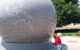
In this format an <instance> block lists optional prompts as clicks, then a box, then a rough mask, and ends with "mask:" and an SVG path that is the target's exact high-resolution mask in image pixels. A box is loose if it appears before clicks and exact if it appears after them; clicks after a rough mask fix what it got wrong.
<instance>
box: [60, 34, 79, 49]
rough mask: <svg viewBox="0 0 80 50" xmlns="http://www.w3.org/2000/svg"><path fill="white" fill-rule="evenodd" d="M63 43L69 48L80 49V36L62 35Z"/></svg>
mask: <svg viewBox="0 0 80 50" xmlns="http://www.w3.org/2000/svg"><path fill="white" fill-rule="evenodd" d="M61 40H62V43H63V44H66V45H67V46H68V50H80V38H79V37H70V36H67V37H62V38H61Z"/></svg>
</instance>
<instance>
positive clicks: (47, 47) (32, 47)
mask: <svg viewBox="0 0 80 50" xmlns="http://www.w3.org/2000/svg"><path fill="white" fill-rule="evenodd" d="M3 46H4V47H3ZM62 46H63V48H62V50H67V47H66V45H64V44H63V45H62ZM0 50H57V48H56V45H55V44H53V43H49V42H43V43H7V42H3V43H1V44H0Z"/></svg>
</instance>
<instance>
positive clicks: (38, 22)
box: [0, 0, 56, 42]
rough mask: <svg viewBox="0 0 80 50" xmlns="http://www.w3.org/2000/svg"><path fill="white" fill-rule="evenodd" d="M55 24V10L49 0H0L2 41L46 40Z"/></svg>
mask: <svg viewBox="0 0 80 50" xmlns="http://www.w3.org/2000/svg"><path fill="white" fill-rule="evenodd" d="M55 26H56V12H55V8H54V6H53V4H52V2H51V0H0V36H1V37H2V40H3V41H8V42H41V41H47V40H48V39H49V38H50V37H51V35H52V34H51V33H52V32H54V29H55Z"/></svg>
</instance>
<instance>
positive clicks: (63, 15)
mask: <svg viewBox="0 0 80 50" xmlns="http://www.w3.org/2000/svg"><path fill="white" fill-rule="evenodd" d="M52 2H53V4H54V6H55V8H56V11H57V26H64V25H67V24H70V23H80V7H79V5H78V0H52Z"/></svg>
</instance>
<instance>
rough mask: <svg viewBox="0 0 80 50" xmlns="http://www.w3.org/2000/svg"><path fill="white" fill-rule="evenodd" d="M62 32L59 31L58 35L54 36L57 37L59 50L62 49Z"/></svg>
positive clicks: (56, 43)
mask: <svg viewBox="0 0 80 50" xmlns="http://www.w3.org/2000/svg"><path fill="white" fill-rule="evenodd" d="M61 36H62V33H57V36H53V37H54V39H55V45H56V46H57V50H62V46H61V39H60V37H61Z"/></svg>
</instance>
